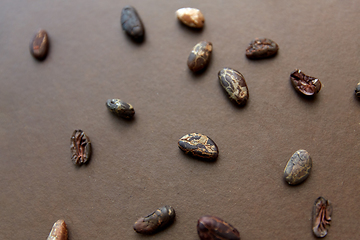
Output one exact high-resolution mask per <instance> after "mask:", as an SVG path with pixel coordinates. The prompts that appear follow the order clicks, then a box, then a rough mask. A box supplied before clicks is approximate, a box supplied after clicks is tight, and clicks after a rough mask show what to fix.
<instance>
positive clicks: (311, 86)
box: [290, 69, 321, 96]
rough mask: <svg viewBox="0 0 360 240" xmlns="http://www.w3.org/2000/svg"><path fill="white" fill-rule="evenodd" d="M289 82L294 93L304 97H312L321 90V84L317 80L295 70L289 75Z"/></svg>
mask: <svg viewBox="0 0 360 240" xmlns="http://www.w3.org/2000/svg"><path fill="white" fill-rule="evenodd" d="M290 81H291V83H292V85H293V86H294V88H295V89H296V91H298V92H300V93H302V94H304V95H306V96H312V95H314V94H316V93H318V92H319V91H320V89H321V82H320V80H319V79H317V78H314V77H310V76H308V75H306V74H305V73H303V72H302V71H301V70H299V69H296V70H295V71H293V72H292V73H291V74H290Z"/></svg>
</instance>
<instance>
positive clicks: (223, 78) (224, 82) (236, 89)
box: [218, 68, 249, 106]
mask: <svg viewBox="0 0 360 240" xmlns="http://www.w3.org/2000/svg"><path fill="white" fill-rule="evenodd" d="M218 76H219V80H220V84H221V86H223V88H224V89H225V91H226V92H227V93H228V94H229V96H230V99H231V100H233V101H235V102H236V103H237V104H238V105H240V106H242V105H245V104H246V102H247V100H248V99H249V90H248V87H247V85H246V82H245V78H244V76H243V75H242V74H241V73H240V72H238V71H236V70H234V69H231V68H223V69H222V70H220V71H219V73H218Z"/></svg>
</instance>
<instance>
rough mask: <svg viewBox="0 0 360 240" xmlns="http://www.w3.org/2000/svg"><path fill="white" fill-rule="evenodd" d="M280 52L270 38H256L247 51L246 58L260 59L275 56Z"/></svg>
mask: <svg viewBox="0 0 360 240" xmlns="http://www.w3.org/2000/svg"><path fill="white" fill-rule="evenodd" d="M278 50H279V46H278V45H277V43H276V42H274V41H273V40H271V39H268V38H255V39H254V40H252V41H251V42H250V44H249V46H248V47H247V49H246V57H248V58H250V59H260V58H267V57H272V56H274V55H275V54H276V53H277V52H278Z"/></svg>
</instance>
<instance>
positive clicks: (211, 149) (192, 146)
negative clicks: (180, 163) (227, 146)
mask: <svg viewBox="0 0 360 240" xmlns="http://www.w3.org/2000/svg"><path fill="white" fill-rule="evenodd" d="M178 146H179V148H180V149H181V150H182V151H184V152H185V153H186V154H189V155H192V156H194V157H198V158H201V159H204V160H209V161H214V160H216V159H217V157H218V155H219V150H218V147H217V146H216V144H215V142H214V141H213V140H211V138H209V137H208V136H205V135H204V134H201V133H190V134H186V135H185V136H182V137H181V138H180V139H179V142H178Z"/></svg>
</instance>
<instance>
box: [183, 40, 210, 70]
mask: <svg viewBox="0 0 360 240" xmlns="http://www.w3.org/2000/svg"><path fill="white" fill-rule="evenodd" d="M212 49H213V46H212V43H211V42H207V41H201V42H199V43H198V44H196V45H195V47H194V48H193V49H192V51H191V53H190V55H189V58H188V61H187V64H188V67H189V68H190V70H191V71H193V72H198V71H201V70H203V69H205V68H206V67H207V65H208V64H209V62H210V58H211V52H212Z"/></svg>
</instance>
